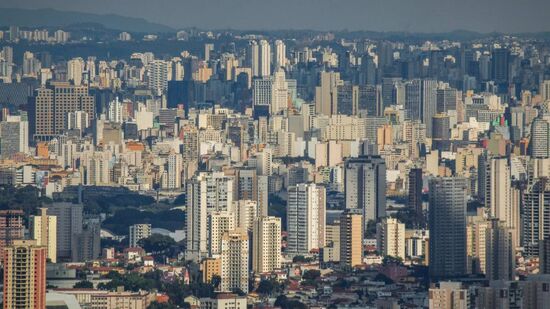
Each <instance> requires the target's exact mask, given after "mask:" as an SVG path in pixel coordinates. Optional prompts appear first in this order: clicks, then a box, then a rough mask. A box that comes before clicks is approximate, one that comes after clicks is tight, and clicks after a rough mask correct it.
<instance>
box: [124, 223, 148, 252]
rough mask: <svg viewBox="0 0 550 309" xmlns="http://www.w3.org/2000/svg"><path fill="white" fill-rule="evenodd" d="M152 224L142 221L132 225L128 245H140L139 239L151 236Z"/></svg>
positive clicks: (131, 246)
mask: <svg viewBox="0 0 550 309" xmlns="http://www.w3.org/2000/svg"><path fill="white" fill-rule="evenodd" d="M151 233H152V232H151V224H146V223H141V224H133V225H130V228H129V233H128V246H129V247H130V248H133V247H138V246H139V244H138V243H139V241H140V240H142V239H144V238H147V237H149V236H151Z"/></svg>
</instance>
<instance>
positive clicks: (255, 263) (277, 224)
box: [252, 216, 281, 273]
mask: <svg viewBox="0 0 550 309" xmlns="http://www.w3.org/2000/svg"><path fill="white" fill-rule="evenodd" d="M252 239H253V240H252V270H253V271H254V272H256V273H270V272H272V271H274V270H276V269H279V268H280V267H281V218H277V217H271V216H270V217H263V216H261V217H258V218H257V219H256V221H254V231H253V232H252Z"/></svg>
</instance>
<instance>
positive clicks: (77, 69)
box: [67, 58, 84, 86]
mask: <svg viewBox="0 0 550 309" xmlns="http://www.w3.org/2000/svg"><path fill="white" fill-rule="evenodd" d="M83 72H84V59H82V58H74V59H71V60H69V61H67V79H68V80H69V81H70V82H73V83H74V85H75V86H80V85H81V84H82V73H83Z"/></svg>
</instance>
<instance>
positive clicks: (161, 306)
mask: <svg viewBox="0 0 550 309" xmlns="http://www.w3.org/2000/svg"><path fill="white" fill-rule="evenodd" d="M176 308H177V307H176V305H173V304H170V303H159V302H156V301H154V302H152V303H151V304H150V305H149V307H147V309H176Z"/></svg>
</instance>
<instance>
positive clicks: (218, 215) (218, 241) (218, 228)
mask: <svg viewBox="0 0 550 309" xmlns="http://www.w3.org/2000/svg"><path fill="white" fill-rule="evenodd" d="M235 228H236V224H235V214H233V213H231V212H229V211H214V212H211V213H210V215H209V216H208V252H209V255H210V256H219V255H220V254H221V251H222V238H223V235H224V234H225V233H227V232H229V231H233V230H234V229H235Z"/></svg>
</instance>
